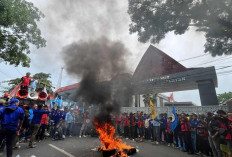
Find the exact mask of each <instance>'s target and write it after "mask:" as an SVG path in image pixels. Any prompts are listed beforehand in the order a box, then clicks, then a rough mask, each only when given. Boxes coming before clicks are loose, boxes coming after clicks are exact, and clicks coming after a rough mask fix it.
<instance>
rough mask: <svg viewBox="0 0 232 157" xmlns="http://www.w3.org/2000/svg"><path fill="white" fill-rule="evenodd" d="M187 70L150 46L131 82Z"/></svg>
mask: <svg viewBox="0 0 232 157" xmlns="http://www.w3.org/2000/svg"><path fill="white" fill-rule="evenodd" d="M186 70H187V68H186V67H184V66H183V65H181V64H180V63H179V62H177V61H176V60H174V59H173V58H171V57H170V56H168V55H167V54H165V53H164V52H163V51H161V50H159V49H157V48H156V47H154V46H152V45H150V46H149V48H148V49H147V51H146V52H145V53H144V55H143V57H142V59H141V61H140V62H139V64H138V66H137V68H136V70H135V72H134V75H133V80H143V79H146V78H149V77H155V76H162V75H167V74H174V73H179V72H184V71H186Z"/></svg>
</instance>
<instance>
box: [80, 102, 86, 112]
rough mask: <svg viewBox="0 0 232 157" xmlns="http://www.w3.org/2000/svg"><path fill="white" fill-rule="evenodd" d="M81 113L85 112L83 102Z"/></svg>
mask: <svg viewBox="0 0 232 157" xmlns="http://www.w3.org/2000/svg"><path fill="white" fill-rule="evenodd" d="M81 113H85V105H84V103H82V111H81Z"/></svg>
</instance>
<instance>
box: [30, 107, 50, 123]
mask: <svg viewBox="0 0 232 157" xmlns="http://www.w3.org/2000/svg"><path fill="white" fill-rule="evenodd" d="M43 114H49V111H44V110H38V109H35V110H33V118H32V121H31V124H40V121H41V118H42V116H43Z"/></svg>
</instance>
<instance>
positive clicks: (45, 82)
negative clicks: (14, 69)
mask: <svg viewBox="0 0 232 157" xmlns="http://www.w3.org/2000/svg"><path fill="white" fill-rule="evenodd" d="M35 76H36V77H38V78H39V81H40V84H37V86H36V91H37V92H39V91H43V90H44V87H45V86H46V90H47V92H48V93H50V94H53V90H52V88H54V87H53V86H52V82H51V81H50V80H49V78H51V74H46V73H43V72H41V73H37V74H35V75H33V77H35ZM33 77H32V78H33ZM20 82H21V78H16V79H12V80H9V81H7V82H6V83H8V85H9V90H7V91H5V92H8V93H10V92H11V91H12V90H13V89H14V88H15V87H16V86H17V85H18V84H19V83H20Z"/></svg>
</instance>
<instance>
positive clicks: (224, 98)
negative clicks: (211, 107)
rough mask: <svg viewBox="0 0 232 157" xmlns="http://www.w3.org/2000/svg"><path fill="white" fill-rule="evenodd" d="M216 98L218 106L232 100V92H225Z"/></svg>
mask: <svg viewBox="0 0 232 157" xmlns="http://www.w3.org/2000/svg"><path fill="white" fill-rule="evenodd" d="M217 98H218V102H219V103H220V104H221V103H224V102H225V101H227V100H229V99H231V98H232V92H228V93H227V92H225V93H222V94H218V96H217Z"/></svg>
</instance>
